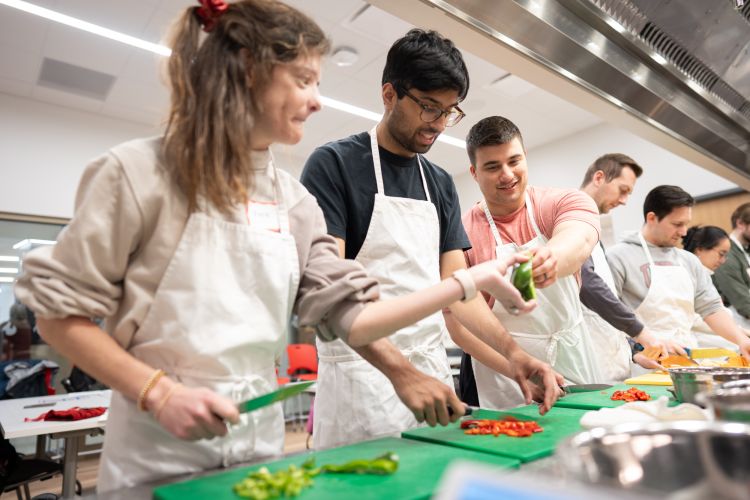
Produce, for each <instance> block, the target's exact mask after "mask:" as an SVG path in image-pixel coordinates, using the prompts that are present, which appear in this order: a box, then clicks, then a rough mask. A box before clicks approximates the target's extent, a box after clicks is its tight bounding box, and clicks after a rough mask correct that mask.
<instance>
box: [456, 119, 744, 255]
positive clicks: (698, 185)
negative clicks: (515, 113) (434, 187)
mask: <svg viewBox="0 0 750 500" xmlns="http://www.w3.org/2000/svg"><path fill="white" fill-rule="evenodd" d="M521 132H522V133H523V130H522V131H521ZM606 153H624V154H626V155H628V156H630V157H632V158H633V159H634V160H635V161H637V162H638V164H639V165H641V166H642V167H643V170H644V172H643V175H642V176H641V177H640V178H639V179H638V182H637V183H636V186H635V191H634V192H633V195H632V196H631V197H630V200H629V201H628V204H627V205H626V206H624V207H619V208H617V209H615V210H614V211H612V217H611V219H612V226H613V231H614V234H615V236H616V237H617V238H618V239H619V238H620V236H621V234H622V233H623V232H624V231H630V230H635V229H638V228H640V227H641V225H642V223H643V214H642V207H643V200H644V199H645V198H646V194H648V192H649V191H650V190H651V189H653V188H654V187H656V186H658V185H661V184H673V185H677V186H680V187H682V188H683V189H684V190H686V191H687V192H689V193H690V194H692V195H693V196H699V195H703V194H708V193H713V192H716V191H722V190H724V189H731V188H735V187H737V185H736V184H734V183H732V182H729V181H727V180H725V179H723V178H721V177H719V176H717V175H715V174H712V173H710V172H708V171H706V170H704V169H702V168H700V167H698V166H696V165H695V164H693V163H690V162H688V161H686V160H683V159H682V158H680V157H678V156H676V155H674V154H673V153H670V152H669V151H667V150H665V149H662V148H660V147H659V146H656V145H654V144H651V143H649V142H647V141H645V140H643V139H641V138H639V137H637V136H635V135H633V134H631V133H630V132H627V131H625V130H623V129H620V128H617V127H614V126H611V125H607V124H602V125H597V126H596V127H592V128H590V129H587V130H585V131H583V132H581V133H578V134H576V135H574V136H571V137H568V138H566V139H563V140H558V141H555V142H551V143H548V144H545V145H544V146H541V147H538V148H534V149H532V150H530V151H529V152H528V163H529V183H530V184H535V185H539V186H558V187H570V188H578V187H579V186H580V183H581V181H582V180H583V174H584V173H585V172H586V169H587V168H588V166H589V165H590V164H591V163H592V162H593V161H594V160H595V159H596V158H597V157H599V156H601V155H603V154H606ZM454 180H455V182H456V187H457V189H458V195H459V199H460V201H461V209H462V210H467V209H468V208H469V207H470V206H471V205H472V204H473V203H474V202H476V201H477V200H478V199H480V193H479V189H478V188H477V187H476V182H474V180H473V179H472V178H471V174H469V173H468V170H467V173H466V174H462V175H457V176H454ZM605 241H606V240H605Z"/></svg>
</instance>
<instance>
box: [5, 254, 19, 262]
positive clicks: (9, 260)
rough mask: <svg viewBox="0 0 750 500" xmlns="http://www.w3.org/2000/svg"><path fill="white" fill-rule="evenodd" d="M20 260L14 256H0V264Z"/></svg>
mask: <svg viewBox="0 0 750 500" xmlns="http://www.w3.org/2000/svg"><path fill="white" fill-rule="evenodd" d="M20 260H21V259H20V258H18V257H16V256H15V255H0V262H18V261H20Z"/></svg>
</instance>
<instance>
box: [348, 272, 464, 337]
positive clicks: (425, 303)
mask: <svg viewBox="0 0 750 500" xmlns="http://www.w3.org/2000/svg"><path fill="white" fill-rule="evenodd" d="M463 294H464V290H463V287H462V286H461V284H460V283H459V282H458V281H457V280H455V279H453V278H448V279H446V280H443V281H442V282H440V283H438V284H437V285H433V286H431V287H429V288H425V289H423V290H420V291H418V292H414V293H411V294H409V295H407V296H404V297H399V298H397V299H390V300H382V301H378V302H371V303H369V304H368V305H367V307H366V308H365V309H363V310H362V312H360V313H359V314H358V315H357V317H356V318H355V319H354V322H353V323H352V329H351V331H350V332H349V337H348V338H347V342H348V343H349V345H351V346H363V345H365V344H368V343H370V342H372V341H374V340H377V339H380V338H382V337H386V336H388V335H390V334H392V333H394V332H396V331H398V330H400V329H401V328H404V327H406V326H409V325H412V324H414V323H416V322H417V321H419V320H420V319H422V318H424V317H426V316H429V315H431V314H434V313H436V312H438V311H440V310H442V309H443V308H445V307H448V306H449V305H450V304H452V303H454V302H456V301H458V300H460V299H461V298H463Z"/></svg>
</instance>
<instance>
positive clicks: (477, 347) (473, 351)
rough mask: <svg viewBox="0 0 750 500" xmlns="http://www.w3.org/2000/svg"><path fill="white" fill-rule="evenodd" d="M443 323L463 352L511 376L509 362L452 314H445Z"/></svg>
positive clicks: (511, 371)
mask: <svg viewBox="0 0 750 500" xmlns="http://www.w3.org/2000/svg"><path fill="white" fill-rule="evenodd" d="M445 324H446V326H447V327H448V332H449V333H450V335H451V338H452V339H453V342H455V343H456V344H457V345H458V346H459V347H460V348H461V349H462V350H463V351H464V352H465V353H467V354H468V355H470V356H471V357H472V358H475V359H476V360H478V361H479V362H481V363H482V364H483V365H485V366H487V367H489V368H491V369H492V370H495V371H496V372H498V373H502V374H503V375H505V376H507V377H512V376H513V370H512V368H511V365H510V362H509V361H508V360H507V359H505V357H503V356H502V355H501V354H499V353H498V352H496V351H495V350H494V349H492V348H491V347H490V346H488V345H487V344H485V343H484V342H482V341H481V340H479V339H478V338H477V337H475V336H474V335H472V334H471V332H469V331H468V330H467V329H466V328H464V327H463V325H461V323H459V322H458V321H457V320H456V319H455V318H454V317H453V315H452V314H450V313H448V314H445Z"/></svg>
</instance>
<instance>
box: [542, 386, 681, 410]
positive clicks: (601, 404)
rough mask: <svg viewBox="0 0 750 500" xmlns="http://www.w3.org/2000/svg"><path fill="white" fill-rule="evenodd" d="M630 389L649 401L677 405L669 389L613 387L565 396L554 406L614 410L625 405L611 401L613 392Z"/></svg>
mask: <svg viewBox="0 0 750 500" xmlns="http://www.w3.org/2000/svg"><path fill="white" fill-rule="evenodd" d="M631 387H636V388H638V389H640V390H642V391H644V392H645V393H646V394H648V395H649V396H651V399H652V400H654V399H659V398H660V397H661V396H667V397H668V398H669V406H675V405H677V404H678V403H677V401H675V400H674V398H673V397H672V393H671V392H669V391H667V389H669V388H670V387H666V386H660V385H625V384H619V385H615V386H613V387H611V388H609V389H606V390H604V391H591V392H579V393H576V394H566V395H565V396H564V397H562V398H560V399H558V400H557V402H556V403H555V406H556V407H558V408H577V409H579V410H598V409H600V408H616V407H618V406H622V405H624V404H625V401H612V399H611V398H612V394H613V393H614V392H615V391H625V390H627V389H630V388H631Z"/></svg>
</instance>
